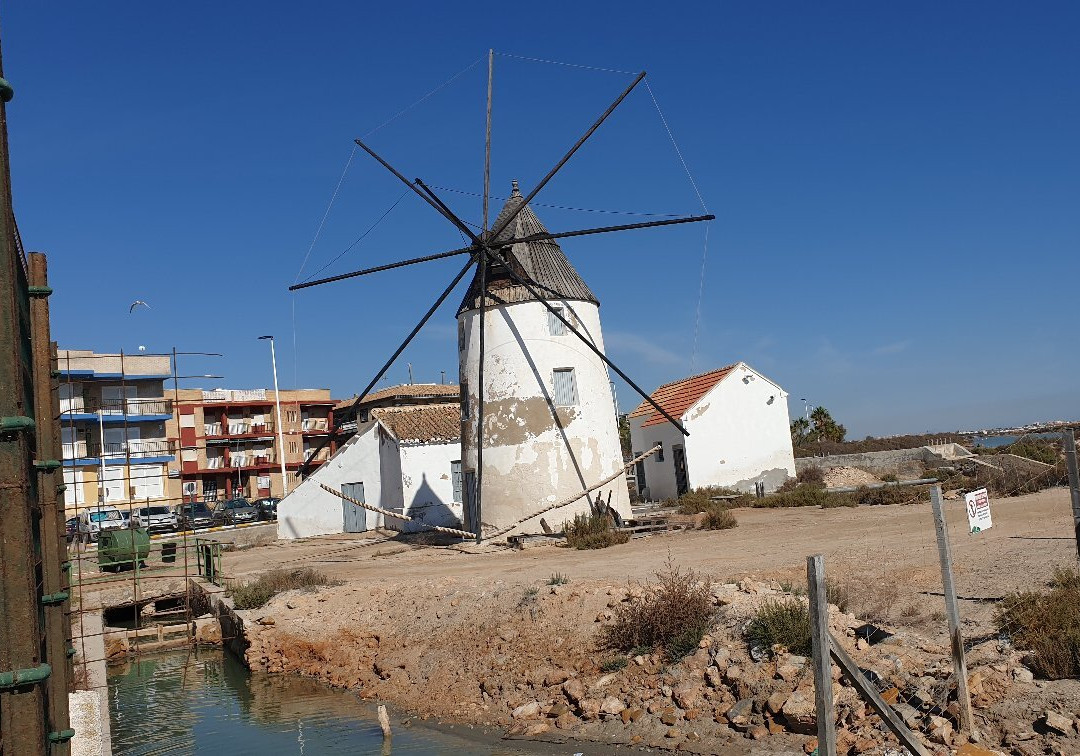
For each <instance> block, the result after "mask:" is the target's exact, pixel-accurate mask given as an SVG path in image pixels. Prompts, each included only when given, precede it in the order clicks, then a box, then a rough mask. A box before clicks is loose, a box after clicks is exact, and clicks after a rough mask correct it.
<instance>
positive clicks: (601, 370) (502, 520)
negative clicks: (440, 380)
mask: <svg viewBox="0 0 1080 756" xmlns="http://www.w3.org/2000/svg"><path fill="white" fill-rule="evenodd" d="M523 202H524V197H522V195H521V192H520V191H519V190H518V186H517V182H516V181H515V182H514V186H513V191H512V192H511V195H510V198H509V200H507V202H506V205H505V206H504V207H503V209H502V212H501V213H500V214H499V216H498V217H497V218H496V219H495V223H494V224H493V227H494V228H500V227H501V226H502V224H503V221H504V220H505V219H506V218H509V217H511V216H513V215H514V213H515V212H516V211H518V209H519V207H520V206H521V204H522V203H523ZM547 233H548V231H547V229H546V228H544V226H543V224H542V223H541V222H540V220H539V219H538V218H537V217H536V214H535V213H534V212H533V210H532V208H531V207H528V206H526V207H524V208H522V209H521V210H520V211H519V212H517V214H516V217H514V219H513V222H511V223H510V224H509V225H508V226H507V227H506V228H505V229H504V230H503V232H502V233H501V234H500V235H499V237H498V238H496V239H494V240H492V241H491V242H490V244H491V247H492V248H493V249H495V250H497V251H496V256H497V257H498V258H499V259H500V260H501V261H502V262H501V264H498V263H492V265H490V266H489V268H488V271H487V291H488V297H487V315H486V319H485V318H483V317H482V313H481V299H480V273H479V271H477V274H476V276H475V277H474V278H473V281H472V285H471V286H470V287H469V290H468V293H467V294H466V295H465V299H464V301H463V302H462V304H461V307H460V308H459V309H458V316H457V317H458V351H459V358H460V370H461V386H462V415H463V418H462V419H463V420H464V421H465V422H463V423H462V427H463V433H462V438H461V446H462V469H463V470H464V471H465V476H466V490H471V483H472V480H473V478H474V476H475V472H476V470H477V466H478V463H479V461H478V459H477V457H478V453H477V452H478V446H479V445H478V443H477V437H476V433H477V424H476V423H475V422H470V421H475V420H476V419H477V417H479V416H480V415H481V413H480V412H479V411H478V410H479V407H478V403H479V401H480V397H481V396H482V397H483V401H484V411H483V413H482V417H483V418H484V421H483V422H484V427H483V434H484V435H483V447H484V451H483V475H482V476H481V478H482V480H483V481H484V500H485V502H486V505H485V506H484V508H483V511H482V513H481V517H480V524H481V525H482V526H483V527H482V530H489V529H492V528H495V529H498V530H502V529H504V528H508V527H510V526H511V525H515V524H518V523H520V528H521V529H522V530H523V531H525V532H539V530H540V526H539V521H538V520H539V517H537V521H536V522H532V521H531V520H529V519H528V518H529V517H530V515H532V514H534V513H538V512H540V511H541V510H543V509H546V508H547V507H549V506H550V505H552V504H554V503H556V502H559V501H563V500H565V499H567V498H570V497H572V496H573V495H574V494H575V493H577V494H580V493H581V492H582V491H583V490H585V489H586V488H589V487H590V486H592V485H593V484H594V483H595V482H597V481H600V480H604V479H607V478H608V477H610V476H612V475H614V474H616V473H618V472H619V471H620V470H621V469H622V468H623V459H622V451H621V447H620V445H619V431H618V420H617V418H616V412H615V401H614V396H613V395H612V390H611V379H610V376H609V374H608V369H607V365H606V364H605V363H604V361H603V360H602V359H601V358H600V357H599V356H598V355H597V354H595V353H594V352H592V351H590V350H589V349H587V348H585V346H584V345H583V344H582V342H581V341H579V340H578V339H577V338H576V337H575V336H574V334H572V333H570V331H569V330H568V328H567V326H566V324H564V323H563V322H562V321H560V320H559V319H558V317H557V316H556V315H555V314H554V313H552V312H551V311H550V310H549V309H548V307H547V306H545V304H544V303H543V302H541V301H540V300H539V299H538V298H537V297H536V296H534V294H533V293H532V292H530V291H529V290H528V289H526V288H525V287H523V286H520V285H518V284H516V283H515V282H514V281H513V280H512V279H511V278H510V274H509V272H508V271H507V270H506V268H507V267H510V268H511V269H512V270H513V271H514V273H516V274H517V275H518V276H521V277H522V278H525V279H527V280H528V281H530V282H531V283H532V284H533V285H534V286H535V287H536V289H537V290H539V291H540V292H542V293H543V296H544V297H545V298H546V299H547V301H548V303H549V304H550V305H551V306H553V307H554V308H555V309H556V310H557V311H558V312H559V313H560V314H561V315H562V316H563V317H565V318H566V319H567V320H568V321H569V322H570V324H571V325H572V326H574V327H576V328H577V330H578V331H579V332H581V333H582V334H584V335H585V336H586V337H587V338H588V339H589V341H590V342H591V343H592V344H593V345H594V346H595V347H597V349H599V351H600V352H603V351H604V338H603V335H602V333H601V329H600V302H599V300H597V298H596V296H595V295H594V294H593V293H592V291H591V290H590V289H589V287H588V286H587V285H586V284H585V282H584V281H583V280H581V277H580V276H579V275H578V274H577V271H575V270H574V268H573V266H572V265H571V264H570V261H569V260H568V259H567V258H566V255H564V254H563V251H562V249H561V248H560V247H559V244H558V243H557V242H556V241H554V240H550V239H541V240H537V241H529V242H520V241H519V242H517V243H513V244H511V246H501V245H500V243H502V242H507V241H510V240H513V239H522V238H527V237H529V236H531V235H534V234H541V235H543V234H547ZM482 320H484V321H486V331H485V339H484V341H485V350H484V352H485V353H484V355H483V357H482V356H481V352H480V348H479V344H480V324H481V321H482ZM482 359H486V360H487V363H486V366H485V369H484V372H483V382H484V383H483V391H482V392H481V391H480V390H479V387H480V383H479V382H480V372H481V371H480V362H481V360H482ZM597 493H598V494H599V495H600V496H601V497H602V499H603V500H604V501H605V503H607V502H610V505H611V506H612V507H613V508H614V509H615V510H616V511H617V512H619V514H620V515H621V516H623V517H629V516H630V497H629V494H628V492H627V486H626V478H625V475H618V477H616V478H615V479H614V480H613V481H611V482H610V483H609V484H607V485H605V486H603V487H601V488H600V489H599V490H598V492H597ZM594 495H596V494H594ZM587 511H589V497H581V498H579V499H577V500H576V501H574V502H572V503H570V504H568V505H566V506H563V507H559V508H557V509H555V510H552V511H550V512H548V513H545V515H544V516H545V517H546V518H547V521H548V522H549V523H550V524H551V525H552V526H555V527H556V528H557V527H558V526H560V525H561V524H562V523H563V522H565V521H568V520H572V519H573V518H574V516H575V515H576V514H578V513H581V512H587ZM472 515H473V513H472V512H470V511H469V507H466V528H468V529H475V527H476V523H473V522H470V521H469V520H470V519H471V516H472Z"/></svg>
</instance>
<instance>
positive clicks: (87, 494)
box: [57, 349, 175, 517]
mask: <svg viewBox="0 0 1080 756" xmlns="http://www.w3.org/2000/svg"><path fill="white" fill-rule="evenodd" d="M57 357H58V368H59V377H58V381H59V392H60V428H61V430H60V433H61V442H62V448H63V468H64V486H65V488H64V506H65V508H66V510H67V512H68V516H69V517H73V516H75V514H76V510H77V509H79V508H83V507H86V506H88V505H89V506H96V505H98V504H99V503H102V504H106V505H111V506H118V507H121V508H124V509H126V508H128V507H129V506H132V505H136V504H145V503H163V500H165V499H167V497H168V493H167V489H168V486H167V484H166V481H167V474H168V473H167V466H168V464H169V463H171V462H173V461H174V459H175V448H174V445H173V444H172V443H171V442H170V440H169V438H168V435H167V432H166V426H167V424H168V423H169V422H170V420H171V419H172V417H173V406H172V402H171V400H170V399H169V398H168V397H166V396H165V392H164V383H165V380H166V379H168V378H171V377H172V369H171V367H170V363H169V357H167V356H165V355H142V354H134V355H129V354H107V353H97V352H93V351H90V350H82V349H61V350H58V352H57Z"/></svg>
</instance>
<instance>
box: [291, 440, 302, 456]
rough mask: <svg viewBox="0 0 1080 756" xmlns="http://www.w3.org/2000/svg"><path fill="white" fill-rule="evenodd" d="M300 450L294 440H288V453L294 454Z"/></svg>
mask: <svg viewBox="0 0 1080 756" xmlns="http://www.w3.org/2000/svg"><path fill="white" fill-rule="evenodd" d="M299 451H300V446H299V444H297V443H296V442H295V441H290V442H289V454H296V453H298V452H299Z"/></svg>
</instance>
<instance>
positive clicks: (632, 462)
mask: <svg viewBox="0 0 1080 756" xmlns="http://www.w3.org/2000/svg"><path fill="white" fill-rule="evenodd" d="M658 451H660V444H657V445H656V446H654V447H653V448H651V449H649V450H648V451H647V452H645V453H644V454H640V455H638V456H636V457H634V458H633V459H632V460H630V461H629V462H627V463H626V464H625V465H623V466H622V467H620V468H619V469H618V470H616V471H615V472H614V473H613V474H612V475H610V476H609V477H607V478H604V479H603V480H602V481H600V482H599V483H596V484H594V485H592V486H590V487H588V488H586V489H585V490H584V491H582V492H581V493H576V494H574V495H573V496H571V497H569V498H566V499H563V500H562V501H557V502H555V503H554V504H552V505H551V506H548V507H544V508H543V509H541V510H540V511H539V512H533V513H532V514H531V515H529V516H528V517H523V518H521V519H520V520H518V521H517V522H515V523H514V524H513V525H509V526H507V527H505V528H503V529H502V530H496V531H495V532H494V533H492V534H491V535H487V536H484V537H485V538H498V537H499V536H501V535H502V534H503V533H507V532H509V531H511V530H513V529H514V528H516V527H517V526H518V525H520V524H521V523H523V522H525V521H526V520H531V519H532V518H534V517H537V516H539V515H542V514H544V513H545V512H550V511H551V510H553V509H558V508H559V507H565V506H566V505H567V504H573V503H574V502H575V501H577V500H578V499H580V498H581V497H583V496H588V495H589V494H591V493H592V492H593V491H595V490H596V489H598V488H601V487H602V486H606V485H607V484H608V483H610V482H611V481H613V480H615V479H616V478H617V477H619V476H620V475H622V474H623V473H625V472H626V471H627V470H629V469H630V468H631V467H633V466H634V465H636V464H637V463H638V462H640V461H641V460H643V459H645V458H646V457H649V456H652V455H653V454H656V453H657V452H658ZM324 487H325V486H324Z"/></svg>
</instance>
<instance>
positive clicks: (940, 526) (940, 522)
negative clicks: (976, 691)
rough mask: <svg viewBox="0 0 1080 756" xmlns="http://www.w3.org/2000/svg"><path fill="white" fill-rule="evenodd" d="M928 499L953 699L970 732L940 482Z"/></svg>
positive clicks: (963, 726) (962, 723) (964, 729)
mask: <svg viewBox="0 0 1080 756" xmlns="http://www.w3.org/2000/svg"><path fill="white" fill-rule="evenodd" d="M930 503H931V505H933V509H934V528H935V529H936V530H937V543H938V556H939V557H940V558H941V583H942V588H943V589H944V593H945V613H946V614H947V615H948V618H949V642H950V645H951V646H952V659H953V671H954V672H955V673H956V700H957V702H958V703H959V704H960V731H961V732H964V733H967V734H969V735H970V734H971V732H972V730H973V728H974V720H973V718H972V715H971V694H970V693H969V692H968V680H967V662H965V661H964V639H963V636H961V635H960V606H959V604H957V602H956V587H955V586H954V585H953V576H952V552H951V550H950V548H949V528H948V525H947V524H946V523H945V506H944V503H943V501H942V499H941V486H933V487H932V488H931V489H930Z"/></svg>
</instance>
